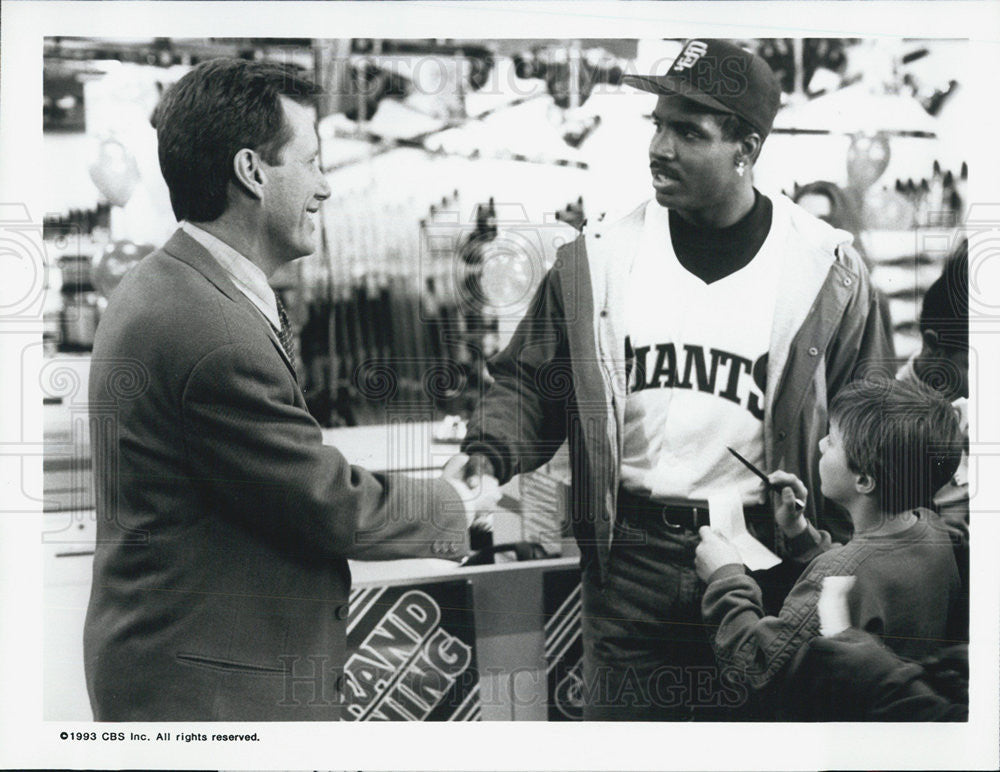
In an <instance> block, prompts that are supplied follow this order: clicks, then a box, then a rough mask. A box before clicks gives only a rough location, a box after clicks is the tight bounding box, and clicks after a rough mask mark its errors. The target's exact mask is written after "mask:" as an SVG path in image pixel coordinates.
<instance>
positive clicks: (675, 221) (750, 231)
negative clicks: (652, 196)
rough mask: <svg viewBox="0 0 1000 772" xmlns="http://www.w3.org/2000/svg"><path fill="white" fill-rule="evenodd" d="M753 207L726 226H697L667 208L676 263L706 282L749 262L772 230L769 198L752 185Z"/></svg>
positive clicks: (771, 212)
mask: <svg viewBox="0 0 1000 772" xmlns="http://www.w3.org/2000/svg"><path fill="white" fill-rule="evenodd" d="M753 193H754V201H753V208H751V210H750V211H749V212H747V213H746V214H745V215H744V216H743V217H742V218H741V219H740V220H738V221H737V222H735V223H733V224H732V225H729V226H726V227H725V228H700V227H698V226H697V225H692V224H691V223H689V222H688V221H687V220H685V219H684V218H682V217H681V216H680V215H679V214H677V213H676V212H674V211H672V210H671V211H670V213H669V215H670V243H671V244H673V246H674V252H675V253H676V255H677V260H678V262H679V263H680V264H681V265H682V266H684V268H685V269H687V270H688V271H689V272H690V273H693V274H694V275H695V276H697V277H698V278H699V279H701V280H702V281H703V282H705V283H706V284H711V283H712V282H715V281H718V280H719V279H724V278H726V277H727V276H729V275H730V274H732V273H736V272H737V271H738V270H740V269H741V268H744V267H746V266H747V265H749V263H750V261H751V260H753V258H754V256H755V255H756V254H757V252H758V251H759V250H760V248H761V246H762V245H763V243H764V239H766V238H767V234H768V232H769V231H770V230H771V215H772V214H773V206H772V204H771V199H769V198H768V197H767V196H765V195H763V194H761V192H760V191H758V190H757V189H756V188H754V191H753Z"/></svg>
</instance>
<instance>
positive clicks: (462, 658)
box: [344, 582, 479, 721]
mask: <svg viewBox="0 0 1000 772" xmlns="http://www.w3.org/2000/svg"><path fill="white" fill-rule="evenodd" d="M442 609H444V612H442ZM347 635H348V654H349V656H348V659H347V663H346V665H345V666H344V675H345V679H346V686H345V689H344V699H345V710H344V719H346V720H349V721H352V720H353V721H441V720H445V721H469V720H478V718H479V675H478V673H477V671H476V667H475V624H474V619H473V614H472V599H471V593H470V588H469V585H468V584H467V583H466V582H446V583H440V584H427V585H422V586H420V587H374V588H365V589H361V590H357V591H355V592H354V593H352V596H351V613H350V617H349V619H348V627H347Z"/></svg>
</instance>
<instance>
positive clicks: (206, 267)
mask: <svg viewBox="0 0 1000 772" xmlns="http://www.w3.org/2000/svg"><path fill="white" fill-rule="evenodd" d="M163 251H164V252H166V253H167V254H169V255H170V256H171V257H174V258H176V259H178V260H180V261H181V262H182V263H186V264H187V265H189V266H191V267H192V268H194V269H195V270H196V271H198V273H200V274H201V275H202V276H204V277H205V278H206V279H208V281H210V282H211V283H212V284H213V285H214V286H215V287H216V289H218V290H219V292H221V293H222V294H223V295H225V296H226V297H227V298H229V299H230V300H232V301H233V302H234V303H237V304H238V305H241V306H243V307H244V308H246V309H248V310H249V311H250V313H251V314H254V315H255V316H257V317H258V318H259V319H260V320H261V322H262V323H263V324H264V328H265V329H266V330H267V337H268V338H270V340H271V344H272V345H273V346H274V348H275V350H276V351H277V352H278V355H279V356H280V357H281V360H282V361H283V362H284V363H285V366H286V367H287V368H288V370H289V372H290V373H291V374H292V376H293V377H294V378H295V379H296V381H298V375H297V374H296V372H295V364H294V363H293V362H292V361H291V360H290V359H289V358H288V354H287V352H286V351H285V347H284V346H282V345H281V341H280V340H279V339H278V335H277V333H275V331H274V328H273V327H272V326H271V323H270V322H269V321H268V320H267V317H266V316H264V314H262V313H261V312H260V309H259V308H257V306H255V305H254V304H253V303H251V302H250V299H249V298H248V297H247V296H246V295H244V294H243V293H242V292H241V291H240V289H239V288H238V287H237V286H236V285H235V284H234V283H233V281H232V279H230V278H229V274H227V273H226V272H225V270H224V269H223V268H222V266H221V265H219V261H218V260H216V259H215V258H214V257H212V253H211V252H209V251H208V250H207V249H205V247H203V246H202V245H201V244H199V243H198V242H197V241H196V240H195V239H193V238H191V237H190V236H189V235H188V234H186V233H185V232H184V231H182V230H180V229H178V230H177V231H176V232H175V233H174V235H173V236H171V237H170V240H169V241H168V242H167V243H166V244H164V246H163Z"/></svg>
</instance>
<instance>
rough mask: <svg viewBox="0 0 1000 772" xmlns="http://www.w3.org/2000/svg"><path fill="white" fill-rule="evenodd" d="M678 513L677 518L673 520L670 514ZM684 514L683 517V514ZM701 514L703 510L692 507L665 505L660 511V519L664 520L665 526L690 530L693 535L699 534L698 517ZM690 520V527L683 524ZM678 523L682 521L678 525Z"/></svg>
mask: <svg viewBox="0 0 1000 772" xmlns="http://www.w3.org/2000/svg"><path fill="white" fill-rule="evenodd" d="M671 511H673V512H677V515H678V516H677V517H676V518H671V517H670V515H669V513H670V512H671ZM682 512H683V515H682V514H681V513H682ZM700 512H701V508H699V507H697V506H694V505H691V506H684V507H679V506H676V505H673V506H672V505H669V504H665V505H664V506H663V508H662V509H661V510H660V519H661V520H663V522H664V524H665V525H672V526H676V527H677V528H690V529H691V532H692V533H698V515H699V513H700ZM688 518H690V525H686V524H682V522H683V521H684V520H686V519H688ZM676 521H682V522H681V523H678V522H676Z"/></svg>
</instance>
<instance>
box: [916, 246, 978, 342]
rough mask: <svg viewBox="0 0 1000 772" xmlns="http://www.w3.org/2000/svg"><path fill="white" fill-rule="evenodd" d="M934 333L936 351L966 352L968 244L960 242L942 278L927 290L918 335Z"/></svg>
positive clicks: (946, 265)
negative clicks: (935, 334)
mask: <svg viewBox="0 0 1000 772" xmlns="http://www.w3.org/2000/svg"><path fill="white" fill-rule="evenodd" d="M928 330H933V331H934V332H936V333H937V346H938V348H941V349H945V350H946V351H968V350H969V242H968V240H966V239H963V240H962V242H961V243H960V244H959V245H958V247H957V248H956V250H955V252H954V253H953V254H952V255H951V257H949V258H948V260H947V262H946V263H945V265H944V269H943V270H942V271H941V275H940V276H939V277H938V278H937V279H935V281H934V283H933V284H931V286H930V287H928V289H927V292H926V294H925V295H924V302H923V306H922V307H921V310H920V334H921V335H923V334H924V333H925V332H927V331H928Z"/></svg>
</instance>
